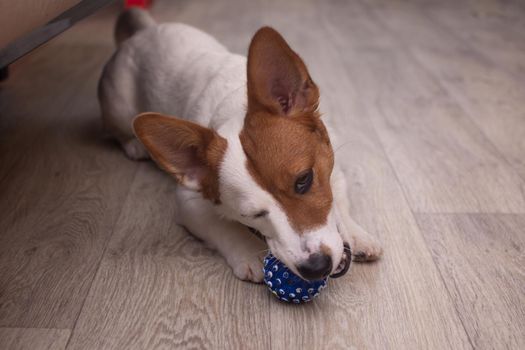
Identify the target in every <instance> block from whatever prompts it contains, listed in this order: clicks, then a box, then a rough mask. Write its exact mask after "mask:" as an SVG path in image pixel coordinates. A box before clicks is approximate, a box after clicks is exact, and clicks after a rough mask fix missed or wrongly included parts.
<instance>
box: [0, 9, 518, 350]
mask: <svg viewBox="0 0 525 350" xmlns="http://www.w3.org/2000/svg"><path fill="white" fill-rule="evenodd" d="M456 6H457V7H456ZM469 6H470V5H468V6H467V5H464V4H458V5H455V4H453V3H452V2H437V1H430V2H426V3H425V5H421V4H420V3H418V2H416V1H382V0H371V1H362V2H346V1H341V0H329V1H313V0H303V1H299V0H290V1H286V2H282V1H273V0H272V1H261V2H246V1H241V0H228V1H221V2H209V1H205V0H182V1H176V2H173V1H161V0H157V1H156V2H155V6H154V7H153V10H152V11H153V14H154V16H155V17H156V18H158V19H159V20H160V21H173V20H175V21H181V22H185V23H188V24H192V25H195V26H197V27H199V28H201V29H203V30H205V31H208V32H210V33H211V34H213V35H214V36H216V37H217V38H218V39H219V40H220V41H221V42H223V43H224V44H225V45H227V46H228V47H229V48H231V49H232V50H233V51H235V52H238V53H245V51H246V49H247V47H248V43H249V40H250V38H251V36H252V34H253V33H254V32H255V31H256V29H257V28H258V27H260V26H261V25H263V24H269V25H272V26H275V27H276V28H277V29H278V30H279V31H281V32H282V34H283V35H284V36H285V38H286V39H287V40H288V41H289V42H290V44H291V45H292V47H293V48H294V49H295V50H296V51H297V52H298V53H299V54H300V55H301V56H302V57H303V58H304V60H305V62H306V63H307V65H308V67H309V69H310V72H311V75H312V77H313V79H314V80H315V81H316V83H317V84H318V85H319V87H320V89H321V96H322V101H321V111H322V112H323V118H325V119H326V120H329V121H330V124H331V125H332V126H333V129H334V131H335V134H336V135H337V136H338V139H337V140H334V148H335V149H336V157H337V158H338V160H339V162H340V163H341V164H342V165H343V168H344V170H345V173H346V176H347V179H348V181H349V196H350V201H351V211H352V212H351V214H352V216H353V217H354V218H355V219H356V221H357V222H358V223H359V224H361V225H362V226H363V227H364V228H365V229H366V230H368V231H369V232H371V234H373V235H375V236H376V237H378V238H380V239H381V240H382V242H383V244H384V248H385V255H384V257H383V258H382V259H381V260H380V261H379V262H377V263H374V264H368V265H367V264H354V265H353V267H352V270H351V273H350V274H349V275H347V276H345V277H344V278H342V279H339V280H331V281H330V285H329V288H328V289H327V290H326V291H325V292H324V293H323V294H322V295H321V297H320V298H319V299H317V300H316V302H315V303H312V304H309V305H305V306H303V307H294V306H290V305H283V304H281V303H279V302H277V301H276V300H274V299H273V298H272V297H271V296H270V295H269V294H268V292H267V290H266V288H265V287H264V286H260V285H253V284H248V283H244V282H240V281H238V280H237V279H235V278H234V276H233V274H232V273H231V271H230V269H229V267H227V265H226V264H225V262H224V261H223V259H222V258H221V257H219V256H218V255H217V254H215V253H213V252H212V251H210V250H209V249H207V248H206V247H205V246H204V245H203V244H202V242H199V241H197V240H196V239H194V238H192V236H191V235H189V234H188V233H187V232H185V231H184V230H183V229H182V228H180V227H179V226H178V225H176V223H175V219H174V217H175V213H176V210H177V208H176V206H175V203H174V200H173V190H174V186H175V184H174V181H173V180H172V179H171V178H169V177H168V176H167V175H165V174H164V173H162V172H161V171H159V170H158V169H157V168H156V167H155V166H154V165H152V164H151V163H149V162H143V163H135V162H130V161H128V160H127V159H126V158H125V156H124V155H123V153H122V152H121V151H120V150H119V149H118V148H117V147H116V146H115V145H114V144H112V143H110V142H108V141H107V140H105V139H103V136H102V130H101V126H100V124H99V111H98V106H97V102H96V95H95V94H96V90H95V85H96V80H97V78H98V74H99V72H100V69H101V67H102V64H103V62H104V61H105V60H106V59H107V58H109V56H110V54H111V52H112V50H113V43H112V27H113V24H114V21H115V17H116V15H117V14H118V11H119V9H118V7H112V8H108V9H106V10H104V11H101V12H100V13H98V14H97V15H95V16H93V17H91V18H89V19H87V20H85V21H83V22H81V23H80V24H79V25H78V26H76V27H75V28H74V29H73V30H71V31H68V32H66V33H65V34H64V35H62V36H60V37H59V38H58V39H56V40H54V41H53V42H51V43H50V44H48V45H46V46H45V47H44V48H42V49H40V50H38V51H36V52H35V53H33V54H31V55H30V56H28V57H26V58H24V59H22V60H21V61H19V62H18V63H17V64H15V65H14V66H13V67H12V68H13V69H12V75H11V77H10V79H9V80H8V81H7V82H5V83H2V86H1V87H0V115H1V117H0V212H1V213H2V215H1V216H0V227H2V230H0V269H1V270H2V273H1V274H0V326H4V327H29V328H27V329H23V328H20V329H18V328H0V348H2V349H3V348H5V346H4V343H5V344H12V342H13V341H15V342H17V343H16V344H18V342H20V343H19V344H22V345H24V346H26V348H35V349H38V348H44V349H45V348H46V346H48V348H58V349H60V348H64V346H65V347H66V348H68V349H154V348H155V349H156V348H161V349H162V348H166V349H167V348H208V349H271V348H273V349H281V348H288V349H325V348H329V349H449V348H451V349H473V348H482V349H483V348H511V349H514V348H521V347H523V345H524V341H523V336H522V334H523V333H524V332H523V331H524V323H525V311H524V310H523V304H524V300H523V295H525V293H524V290H523V286H524V283H523V282H524V281H523V278H522V276H523V271H522V266H523V253H522V252H523V249H525V247H524V241H523V227H524V224H525V222H524V218H523V215H521V214H518V215H514V214H500V213H521V212H523V210H524V208H525V205H524V203H525V202H524V201H525V200H524V198H523V186H524V185H523V184H524V177H523V170H522V164H523V163H522V162H523V159H525V157H521V154H522V152H523V150H524V149H525V148H524V146H523V142H522V139H523V137H522V133H523V130H524V129H523V127H524V125H525V123H524V120H523V118H521V116H522V114H523V113H522V112H523V110H522V109H523V103H521V101H522V97H523V92H522V91H523V89H524V85H523V82H522V80H520V79H518V77H519V75H520V74H521V73H520V70H521V65H520V63H519V60H520V57H521V56H520V55H522V53H516V56H514V57H511V56H512V55H513V53H514V52H516V51H519V50H520V48H521V46H520V45H521V44H520V37H519V35H517V34H516V31H517V29H519V28H522V25H523V24H522V23H521V21H520V17H519V16H517V14H518V13H519V12H518V11H521V10H520V9H521V7H519V6H518V7H512V8H513V9H514V11H515V13H514V12H512V11H508V10H505V11H504V12H498V13H500V16H503V17H501V19H500V20H496V19H492V20H491V22H490V23H487V22H486V21H482V22H478V21H477V20H475V19H473V18H469V19H468V21H467V23H465V33H459V31H460V30H461V28H462V27H461V25H460V24H461V18H462V16H464V15H465V13H469V11H472V8H471V7H469ZM472 6H475V7H476V6H478V7H476V9H475V11H476V12H475V13H487V11H488V12H490V11H494V10H491V8H489V7H486V6H485V5H472ZM480 6H481V7H480ZM487 6H488V5H487ZM456 10H457V11H456ZM483 11H485V12H483ZM498 11H499V10H498ZM447 13H448V14H449V15H450V16H451V18H445V17H446V15H447ZM490 13H492V12H490ZM501 13H503V15H501ZM513 13H514V14H513ZM491 16H492V15H491ZM505 16H510V17H509V18H511V20H509V26H508V27H507V26H506V25H505V18H506V17H505ZM491 18H493V17H491ZM511 27H512V28H511ZM478 28H479V31H478V30H477V29H478ZM523 28H525V27H523ZM493 30H496V31H497V32H495V33H494V32H493ZM469 33H471V35H473V38H474V39H473V41H472V43H468V41H469V35H470V34H469ZM497 38H510V39H511V41H510V43H501V44H500V46H497V48H498V53H495V52H493V51H491V49H490V46H491V45H493V44H494V45H495V41H497ZM465 43H467V44H468V45H466V44H465ZM495 47H496V45H495ZM502 52H503V53H502ZM423 211H426V212H428V213H425V214H422V213H420V212H423ZM464 211H469V212H495V213H498V214H492V215H489V214H464V213H461V212H464ZM441 212H460V213H458V214H455V215H451V214H441ZM416 219H417V220H416ZM39 327H40V328H63V330H55V329H35V328H39ZM70 332H71V336H70V337H69V334H70ZM68 337H69V339H68ZM7 341H9V342H11V343H7ZM53 342H56V343H53ZM66 342H67V345H66ZM13 347H14V346H13Z"/></svg>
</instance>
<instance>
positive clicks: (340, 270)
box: [330, 242, 352, 278]
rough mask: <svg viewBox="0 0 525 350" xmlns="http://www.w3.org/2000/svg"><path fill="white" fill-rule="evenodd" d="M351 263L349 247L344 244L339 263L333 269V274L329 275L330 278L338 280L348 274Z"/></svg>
mask: <svg viewBox="0 0 525 350" xmlns="http://www.w3.org/2000/svg"><path fill="white" fill-rule="evenodd" d="M351 262H352V252H351V250H350V245H349V244H348V243H346V242H345V243H344V249H343V257H342V258H341V262H340V263H339V265H338V266H337V268H336V269H335V271H334V273H333V274H331V275H330V277H331V278H339V277H341V276H344V275H345V274H346V273H347V272H348V269H349V268H350V263H351Z"/></svg>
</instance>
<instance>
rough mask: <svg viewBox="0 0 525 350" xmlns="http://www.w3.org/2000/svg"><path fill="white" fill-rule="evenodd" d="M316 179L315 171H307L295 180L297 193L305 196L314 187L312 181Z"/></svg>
mask: <svg viewBox="0 0 525 350" xmlns="http://www.w3.org/2000/svg"><path fill="white" fill-rule="evenodd" d="M313 179H314V171H313V170H312V169H309V170H307V171H306V172H304V173H303V174H301V175H299V177H298V178H297V180H295V193H298V194H305V193H306V192H308V191H309V190H310V187H312V181H313Z"/></svg>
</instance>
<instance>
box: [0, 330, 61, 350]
mask: <svg viewBox="0 0 525 350" xmlns="http://www.w3.org/2000/svg"><path fill="white" fill-rule="evenodd" d="M70 333H71V331H70V330H69V329H50V328H46V329H38V328H0V346H1V347H2V349H9V350H61V349H65V348H66V343H67V340H68V338H69V334H70Z"/></svg>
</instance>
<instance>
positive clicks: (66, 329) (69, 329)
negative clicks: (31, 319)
mask: <svg viewBox="0 0 525 350" xmlns="http://www.w3.org/2000/svg"><path fill="white" fill-rule="evenodd" d="M0 329H37V330H43V331H71V330H72V329H71V328H54V327H26V326H20V327H16V326H15V327H13V326H2V327H0Z"/></svg>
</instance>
